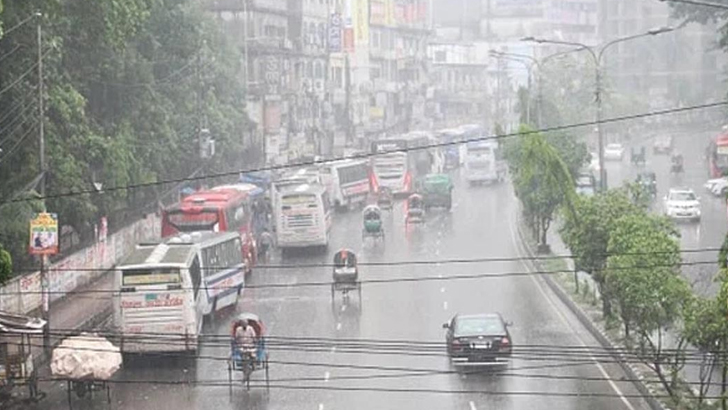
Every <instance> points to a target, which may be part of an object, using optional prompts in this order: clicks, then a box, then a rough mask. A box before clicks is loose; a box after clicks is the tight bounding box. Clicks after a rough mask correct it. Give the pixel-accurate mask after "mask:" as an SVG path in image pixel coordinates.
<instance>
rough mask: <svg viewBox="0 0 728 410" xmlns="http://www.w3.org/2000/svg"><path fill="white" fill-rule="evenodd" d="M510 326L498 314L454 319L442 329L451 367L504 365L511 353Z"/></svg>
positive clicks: (456, 317) (460, 316) (461, 316)
mask: <svg viewBox="0 0 728 410" xmlns="http://www.w3.org/2000/svg"><path fill="white" fill-rule="evenodd" d="M510 325H511V324H510V323H508V322H506V321H505V320H503V317H502V316H501V315H500V314H498V313H485V314H477V315H460V314H458V315H455V317H453V318H452V319H450V321H449V322H447V323H445V324H443V325H442V327H443V328H444V329H446V330H447V333H446V335H445V339H446V343H447V353H448V355H449V356H450V360H451V361H452V363H453V365H455V366H493V365H500V366H502V365H507V364H508V363H509V362H510V359H511V352H512V349H513V343H512V341H511V335H510V333H509V332H508V326H510Z"/></svg>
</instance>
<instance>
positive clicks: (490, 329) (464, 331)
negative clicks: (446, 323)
mask: <svg viewBox="0 0 728 410" xmlns="http://www.w3.org/2000/svg"><path fill="white" fill-rule="evenodd" d="M505 333H506V328H505V326H503V321H502V320H501V319H500V318H499V317H497V316H473V317H461V318H458V320H457V321H456V323H455V329H454V334H455V336H457V337H468V336H485V335H504V334H505Z"/></svg>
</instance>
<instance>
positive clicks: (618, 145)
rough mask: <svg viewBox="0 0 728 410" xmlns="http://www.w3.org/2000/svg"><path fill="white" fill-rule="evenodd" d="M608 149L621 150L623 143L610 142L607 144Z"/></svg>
mask: <svg viewBox="0 0 728 410" xmlns="http://www.w3.org/2000/svg"><path fill="white" fill-rule="evenodd" d="M607 149H609V150H620V149H622V145H620V144H609V145H607Z"/></svg>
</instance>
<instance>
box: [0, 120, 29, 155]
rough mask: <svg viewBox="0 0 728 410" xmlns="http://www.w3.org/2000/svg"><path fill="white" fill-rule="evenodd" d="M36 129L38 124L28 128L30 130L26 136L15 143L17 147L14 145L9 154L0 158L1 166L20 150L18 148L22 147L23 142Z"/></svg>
mask: <svg viewBox="0 0 728 410" xmlns="http://www.w3.org/2000/svg"><path fill="white" fill-rule="evenodd" d="M36 128H37V124H35V125H33V126H32V127H30V128H28V130H27V131H26V132H25V134H23V136H21V137H20V138H19V139H18V141H16V142H15V145H13V146H12V147H11V148H10V150H9V151H8V152H7V153H5V155H3V156H2V157H0V165H2V163H3V162H4V161H5V160H6V159H8V158H10V156H11V155H13V153H14V152H15V150H16V149H18V147H19V146H20V144H22V143H23V141H25V139H26V138H28V136H29V135H30V133H31V132H33V131H35V129H36Z"/></svg>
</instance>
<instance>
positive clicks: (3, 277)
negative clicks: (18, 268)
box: [0, 244, 13, 285]
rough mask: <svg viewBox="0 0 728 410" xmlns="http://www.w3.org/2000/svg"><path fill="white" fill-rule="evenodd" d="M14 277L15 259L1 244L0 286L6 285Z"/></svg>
mask: <svg viewBox="0 0 728 410" xmlns="http://www.w3.org/2000/svg"><path fill="white" fill-rule="evenodd" d="M12 276H13V258H12V257H11V256H10V252H8V251H6V250H5V248H3V246H2V244H0V285H4V284H5V282H7V281H8V280H9V279H10V278H11V277H12Z"/></svg>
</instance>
